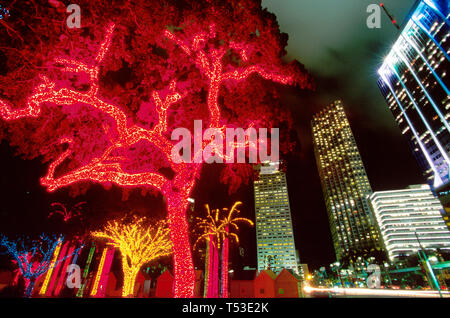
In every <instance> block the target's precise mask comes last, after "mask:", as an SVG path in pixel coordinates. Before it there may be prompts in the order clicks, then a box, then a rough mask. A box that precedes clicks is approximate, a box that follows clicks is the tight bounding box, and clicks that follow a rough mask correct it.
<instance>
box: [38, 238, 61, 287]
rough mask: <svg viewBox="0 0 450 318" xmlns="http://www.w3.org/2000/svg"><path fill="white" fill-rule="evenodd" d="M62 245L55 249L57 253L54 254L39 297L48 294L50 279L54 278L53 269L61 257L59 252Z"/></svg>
mask: <svg viewBox="0 0 450 318" xmlns="http://www.w3.org/2000/svg"><path fill="white" fill-rule="evenodd" d="M61 244H62V242H61V243H59V244H58V245H57V246H56V248H55V252H54V253H53V259H52V262H51V263H50V266H49V270H48V271H47V275H45V279H44V283H43V284H42V287H41V290H40V291H39V295H45V293H46V292H47V287H48V283H49V282H50V278H51V277H52V274H53V269H54V267H55V263H56V260H57V258H58V255H59V250H60V249H61Z"/></svg>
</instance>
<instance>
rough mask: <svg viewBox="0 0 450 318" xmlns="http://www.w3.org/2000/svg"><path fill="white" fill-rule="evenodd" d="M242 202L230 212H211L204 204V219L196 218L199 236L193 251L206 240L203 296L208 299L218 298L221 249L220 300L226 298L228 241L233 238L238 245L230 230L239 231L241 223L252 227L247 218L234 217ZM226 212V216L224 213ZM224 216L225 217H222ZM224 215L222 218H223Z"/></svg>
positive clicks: (237, 240) (236, 237)
mask: <svg viewBox="0 0 450 318" xmlns="http://www.w3.org/2000/svg"><path fill="white" fill-rule="evenodd" d="M241 204H242V202H240V201H237V202H235V203H234V204H233V206H232V207H231V209H230V210H228V209H227V208H223V209H222V213H221V211H220V210H219V209H216V210H213V211H211V209H210V208H209V205H208V204H206V205H205V207H206V218H199V217H197V218H196V219H197V225H196V228H197V230H198V231H200V235H199V237H198V239H197V241H196V242H195V244H194V249H195V247H196V246H197V244H198V243H199V242H201V241H202V240H206V242H207V252H206V253H207V257H206V265H205V267H206V269H205V270H206V275H205V279H206V281H205V296H206V297H208V298H211V297H212V298H214V297H219V295H218V294H219V288H218V287H219V286H218V285H219V284H218V273H219V249H220V248H222V266H221V267H222V268H221V269H222V275H221V276H222V277H221V278H222V288H221V295H222V298H228V255H229V239H230V238H233V239H234V240H235V241H236V243H237V244H239V236H238V235H237V234H236V233H233V232H231V231H230V230H231V229H234V230H236V231H237V230H239V226H238V225H237V223H239V222H243V223H247V224H248V225H250V226H253V222H252V221H251V220H249V219H247V218H242V217H235V216H236V215H237V214H239V213H240V211H239V210H238V209H237V207H238V206H239V205H241ZM227 212H228V215H226V213H227ZM224 214H225V215H224ZM223 215H224V216H223Z"/></svg>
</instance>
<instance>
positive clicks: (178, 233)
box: [166, 196, 195, 298]
mask: <svg viewBox="0 0 450 318" xmlns="http://www.w3.org/2000/svg"><path fill="white" fill-rule="evenodd" d="M166 198H167V216H168V219H169V229H170V239H171V241H172V244H173V267H174V297H175V298H191V297H194V287H195V273H194V264H193V262H192V254H191V244H190V242H189V226H188V223H187V220H186V209H187V206H188V201H187V197H186V198H183V196H166Z"/></svg>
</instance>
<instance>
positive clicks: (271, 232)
mask: <svg viewBox="0 0 450 318" xmlns="http://www.w3.org/2000/svg"><path fill="white" fill-rule="evenodd" d="M254 192H255V214H256V222H255V223H256V244H257V262H258V271H262V270H264V269H270V270H272V271H274V272H275V273H279V272H281V270H282V269H283V268H286V269H289V270H292V271H293V272H294V273H296V274H298V265H297V257H296V251H295V242H294V232H293V228H292V220H291V209H290V206H289V195H288V190H287V183H286V175H285V173H284V172H283V171H281V170H280V169H279V163H273V162H271V163H266V164H261V165H258V166H257V167H256V168H255V181H254Z"/></svg>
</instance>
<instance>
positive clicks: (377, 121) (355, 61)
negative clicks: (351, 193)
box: [263, 0, 425, 268]
mask: <svg viewBox="0 0 450 318" xmlns="http://www.w3.org/2000/svg"><path fill="white" fill-rule="evenodd" d="M383 2H384V4H385V5H386V7H387V8H388V9H389V11H390V12H391V14H392V15H393V16H394V17H395V18H396V19H397V21H399V22H403V21H404V19H405V17H406V16H407V14H408V12H409V11H410V9H411V8H412V6H413V5H414V3H415V0H390V1H383ZM372 3H379V1H378V2H377V1H371V0H346V1H336V0H320V1H317V0H301V1H298V0H297V1H296V0H283V1H277V0H263V7H267V8H268V10H269V11H270V12H273V13H275V14H276V16H277V19H278V23H279V25H280V29H281V31H282V32H285V33H288V35H289V42H288V47H287V51H288V56H289V57H290V58H295V59H297V60H299V61H300V62H302V63H304V64H305V66H306V67H307V69H308V70H309V71H310V72H311V73H312V74H313V76H314V78H315V80H316V83H317V90H316V91H315V92H313V93H310V92H291V91H288V92H286V94H285V95H284V98H285V103H286V104H287V105H289V107H291V109H292V111H293V114H294V120H295V122H296V127H297V133H298V136H299V138H300V140H301V150H302V151H301V155H300V158H289V159H290V160H289V165H288V172H287V178H288V187H289V194H290V201H291V210H292V217H293V221H294V229H295V235H296V247H297V248H298V249H299V251H300V257H301V261H302V262H304V263H308V264H310V266H312V267H314V268H317V267H318V266H319V265H320V264H329V263H331V262H333V261H334V260H335V256H334V251H333V247H332V242H331V234H330V230H329V227H328V219H327V214H326V209H325V204H324V200H323V196H322V189H321V186H320V180H319V177H318V172H317V167H316V163H315V158H314V154H313V150H312V139H311V125H310V120H311V118H312V116H313V114H315V113H317V112H319V111H320V110H322V109H323V108H324V107H325V106H327V105H329V104H331V103H332V102H333V101H334V100H336V99H341V100H342V101H343V103H344V108H345V110H346V113H347V116H348V117H349V121H350V125H351V128H352V131H353V134H354V135H355V138H356V142H357V144H358V147H359V150H360V153H361V156H362V159H363V162H364V165H365V168H366V171H367V174H368V177H369V181H370V183H371V186H372V189H373V191H381V190H389V189H401V188H405V187H406V186H408V185H410V184H417V183H424V181H425V180H424V178H423V177H422V174H421V172H420V170H419V168H418V165H417V163H416V161H415V159H414V157H413V155H412V153H411V151H410V150H409V147H408V145H407V143H406V141H405V139H404V138H403V137H402V135H401V132H400V130H399V128H398V126H397V124H396V123H395V121H394V118H393V116H392V114H391V112H390V110H389V108H388V107H387V104H386V102H385V100H384V99H383V97H382V95H381V93H380V91H379V89H378V86H377V76H376V75H377V74H376V71H377V68H378V66H379V65H380V64H381V63H382V60H383V57H384V56H385V55H386V54H387V53H388V52H389V48H390V47H391V45H392V43H393V42H394V41H395V40H396V38H397V37H398V33H397V29H396V28H395V27H394V26H393V25H392V24H391V22H390V21H389V19H388V17H387V16H386V15H385V14H384V12H383V11H381V13H382V19H381V22H382V23H381V28H380V29H369V28H368V27H367V26H366V19H367V17H368V16H369V13H366V9H367V6H368V5H369V4H372Z"/></svg>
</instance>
